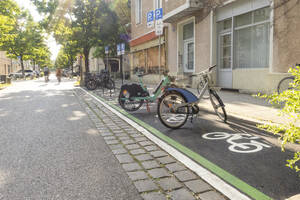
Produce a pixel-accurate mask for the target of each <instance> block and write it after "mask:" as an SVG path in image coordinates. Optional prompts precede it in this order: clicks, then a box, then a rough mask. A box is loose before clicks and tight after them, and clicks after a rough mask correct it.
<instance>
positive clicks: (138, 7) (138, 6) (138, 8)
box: [135, 0, 143, 25]
mask: <svg viewBox="0 0 300 200" xmlns="http://www.w3.org/2000/svg"><path fill="white" fill-rule="evenodd" d="M142 11H143V9H142V0H135V24H136V25H140V24H142V18H143V14H142Z"/></svg>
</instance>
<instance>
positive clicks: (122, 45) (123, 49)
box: [121, 43, 125, 55]
mask: <svg viewBox="0 0 300 200" xmlns="http://www.w3.org/2000/svg"><path fill="white" fill-rule="evenodd" d="M121 54H122V55H123V54H125V43H121Z"/></svg>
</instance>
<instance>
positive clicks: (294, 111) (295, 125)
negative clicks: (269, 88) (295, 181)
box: [258, 66, 300, 172]
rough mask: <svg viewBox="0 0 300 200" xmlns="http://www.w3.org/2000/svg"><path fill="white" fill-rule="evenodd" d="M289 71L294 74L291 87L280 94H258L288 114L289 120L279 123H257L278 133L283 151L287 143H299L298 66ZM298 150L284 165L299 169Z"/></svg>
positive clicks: (299, 79)
mask: <svg viewBox="0 0 300 200" xmlns="http://www.w3.org/2000/svg"><path fill="white" fill-rule="evenodd" d="M289 72H290V73H291V74H292V75H293V76H295V81H294V82H293V83H291V85H292V87H293V89H291V90H286V91H284V92H282V93H281V94H278V93H277V92H276V93H273V94H272V95H269V96H268V95H260V94H259V95H258V96H260V97H262V98H266V99H267V100H268V101H269V102H270V103H271V104H273V105H281V110H280V115H282V116H283V115H285V116H288V117H289V119H291V122H289V123H285V124H280V125H269V124H265V125H259V128H262V129H264V130H267V131H270V132H272V133H274V134H275V135H279V139H280V140H281V149H282V151H284V149H285V145H286V144H287V143H296V144H300V67H299V66H296V67H295V68H294V69H290V70H289ZM299 160H300V152H299V151H298V152H295V153H294V157H293V158H291V159H290V160H287V164H286V166H288V167H290V168H291V169H294V170H295V171H296V172H299V171H300V165H299V163H300V162H299Z"/></svg>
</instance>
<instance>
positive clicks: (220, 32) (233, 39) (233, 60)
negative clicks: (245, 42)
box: [217, 6, 271, 70]
mask: <svg viewBox="0 0 300 200" xmlns="http://www.w3.org/2000/svg"><path fill="white" fill-rule="evenodd" d="M265 8H270V7H269V6H266V7H262V8H258V9H255V10H252V11H250V12H246V13H251V23H250V24H247V25H242V26H236V24H235V22H236V18H237V17H239V16H240V15H243V14H246V13H242V14H239V15H233V16H231V17H229V18H226V19H223V20H221V21H218V22H217V23H221V22H224V21H226V20H228V19H231V22H232V26H231V28H229V29H224V30H219V29H217V37H218V38H217V39H218V42H217V45H218V48H217V49H218V56H217V60H218V63H219V62H220V59H221V57H220V51H221V49H220V48H221V46H220V41H219V40H220V36H221V35H224V34H229V33H230V34H231V69H228V70H233V69H266V68H269V67H270V62H269V59H267V62H268V65H266V66H264V67H255V66H254V67H247V68H244V67H242V68H241V67H239V66H236V56H237V53H236V39H237V38H236V31H238V30H242V29H246V28H251V27H255V26H258V25H262V24H268V23H269V29H271V27H270V25H271V17H270V16H269V18H268V19H266V20H263V21H260V22H254V12H255V11H257V10H260V9H265ZM269 12H271V8H270V10H269ZM270 33H271V32H270V31H269V34H270ZM270 38H271V35H269V39H270ZM270 42H271V41H270V40H269V43H270ZM267 45H268V46H269V45H270V44H267ZM251 50H252V48H251ZM269 54H270V49H269ZM222 70H226V69H222Z"/></svg>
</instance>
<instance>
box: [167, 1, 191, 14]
mask: <svg viewBox="0 0 300 200" xmlns="http://www.w3.org/2000/svg"><path fill="white" fill-rule="evenodd" d="M186 2H187V0H168V2H165V1H163V8H164V15H165V14H167V13H168V12H171V11H173V10H175V9H176V8H178V7H180V6H182V5H184V4H185V3H186Z"/></svg>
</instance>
